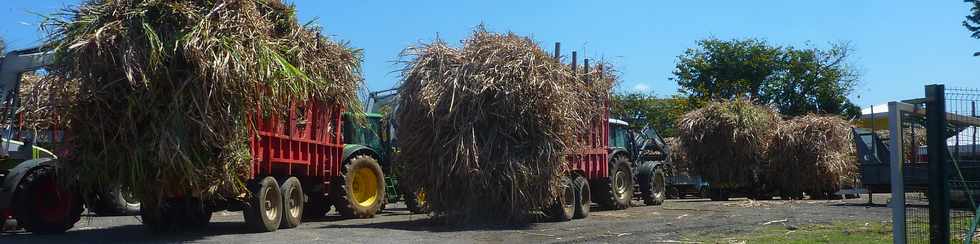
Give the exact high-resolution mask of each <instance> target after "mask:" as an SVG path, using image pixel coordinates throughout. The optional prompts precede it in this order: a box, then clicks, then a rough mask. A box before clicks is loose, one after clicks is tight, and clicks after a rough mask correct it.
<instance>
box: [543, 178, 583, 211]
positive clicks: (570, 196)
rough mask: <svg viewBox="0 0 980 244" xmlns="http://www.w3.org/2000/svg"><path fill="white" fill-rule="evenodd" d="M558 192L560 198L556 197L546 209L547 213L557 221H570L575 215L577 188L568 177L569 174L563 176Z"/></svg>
mask: <svg viewBox="0 0 980 244" xmlns="http://www.w3.org/2000/svg"><path fill="white" fill-rule="evenodd" d="M559 187H560V189H559V190H558V192H560V193H561V194H560V195H558V199H555V201H554V203H552V204H551V206H549V207H548V208H546V209H544V213H545V215H548V217H550V218H551V219H553V220H555V221H569V220H572V217H573V216H574V215H575V188H574V187H572V181H571V180H570V179H568V176H562V177H561V185H560V186H559Z"/></svg>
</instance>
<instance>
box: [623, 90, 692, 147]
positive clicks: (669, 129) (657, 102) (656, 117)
mask: <svg viewBox="0 0 980 244" xmlns="http://www.w3.org/2000/svg"><path fill="white" fill-rule="evenodd" d="M688 111H689V109H688V105H687V99H686V98H684V97H679V96H674V97H669V98H657V97H656V96H654V95H652V94H646V93H639V92H624V93H616V94H613V96H612V102H611V111H610V112H611V113H612V116H613V118H617V119H622V120H625V121H629V122H630V125H631V126H634V127H637V129H639V127H642V126H643V125H644V124H650V126H653V128H655V129H657V132H659V133H660V135H661V136H663V137H672V136H674V135H676V134H677V130H676V129H675V126H674V123H675V122H676V121H677V119H678V118H680V116H681V115H684V113H687V112H688ZM638 119H639V120H638Z"/></svg>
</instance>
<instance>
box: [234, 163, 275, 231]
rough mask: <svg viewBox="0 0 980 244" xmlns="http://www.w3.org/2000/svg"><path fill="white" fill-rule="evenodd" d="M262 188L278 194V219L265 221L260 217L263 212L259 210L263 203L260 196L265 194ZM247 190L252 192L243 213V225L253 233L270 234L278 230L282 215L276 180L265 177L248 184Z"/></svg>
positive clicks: (262, 197) (262, 198) (263, 200)
mask: <svg viewBox="0 0 980 244" xmlns="http://www.w3.org/2000/svg"><path fill="white" fill-rule="evenodd" d="M264 187H269V189H273V190H274V191H276V192H278V193H279V194H278V195H279V196H277V197H278V198H279V200H280V203H279V215H278V217H279V218H280V219H276V220H269V221H266V219H265V218H264V217H263V216H262V212H264V211H263V210H262V209H261V208H262V203H263V202H265V199H264V196H262V194H263V193H264V192H265V191H263V188H264ZM249 190H250V191H251V192H252V199H250V200H249V206H247V207H245V212H244V213H243V215H244V216H243V217H245V223H246V224H248V226H249V228H250V229H252V230H253V231H258V232H272V231H276V230H278V229H279V225H280V224H281V222H282V215H283V211H282V202H281V201H282V192H279V182H277V181H276V179H275V178H273V177H271V176H266V177H264V178H262V179H261V180H259V181H258V182H254V183H252V184H250V186H249Z"/></svg>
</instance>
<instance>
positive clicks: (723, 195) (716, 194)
mask: <svg viewBox="0 0 980 244" xmlns="http://www.w3.org/2000/svg"><path fill="white" fill-rule="evenodd" d="M730 196H731V193H730V192H729V191H728V190H726V189H717V188H710V189H708V198H711V201H728V198H729V197H730Z"/></svg>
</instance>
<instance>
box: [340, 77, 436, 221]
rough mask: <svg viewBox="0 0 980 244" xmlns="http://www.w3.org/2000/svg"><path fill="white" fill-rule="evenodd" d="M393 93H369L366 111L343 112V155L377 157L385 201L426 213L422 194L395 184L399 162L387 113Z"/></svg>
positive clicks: (391, 90) (396, 182)
mask: <svg viewBox="0 0 980 244" xmlns="http://www.w3.org/2000/svg"><path fill="white" fill-rule="evenodd" d="M395 92H396V90H395V89H390V90H385V91H380V92H372V93H371V97H370V100H369V101H368V104H367V105H368V106H367V108H366V111H367V112H366V113H364V114H361V116H354V114H351V113H346V114H344V126H345V127H344V129H343V131H344V142H345V144H346V145H345V146H344V155H357V154H367V155H371V156H372V157H374V158H376V159H377V160H378V162H379V163H380V165H381V168H382V170H383V171H384V175H385V196H386V197H385V204H387V203H396V202H404V203H405V205H406V207H407V208H408V210H409V211H411V212H412V213H427V212H428V211H427V209H426V204H425V193H424V192H422V191H416V190H412V189H410V187H406V186H405V185H404V184H399V176H398V175H399V171H400V165H398V164H397V162H395V161H394V158H395V156H396V155H397V154H398V146H397V140H396V139H395V138H394V136H393V135H394V131H395V128H396V126H395V124H394V121H393V119H392V118H391V116H390V115H391V114H392V112H393V111H394V110H393V109H391V108H392V106H390V105H391V104H394V101H395V98H397V94H396V93H395ZM385 93H387V94H385ZM378 105H380V106H378ZM357 117H363V120H364V121H363V122H360V123H358V122H359V121H355V119H356V118H357ZM382 206H383V207H384V206H385V205H382ZM383 207H382V208H383Z"/></svg>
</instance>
